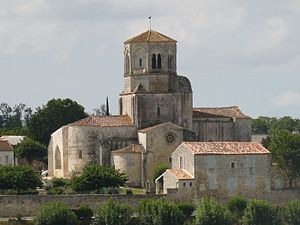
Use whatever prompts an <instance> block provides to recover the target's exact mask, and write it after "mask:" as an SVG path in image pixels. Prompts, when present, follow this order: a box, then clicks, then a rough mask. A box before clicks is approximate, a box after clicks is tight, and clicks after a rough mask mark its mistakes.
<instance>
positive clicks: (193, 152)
mask: <svg viewBox="0 0 300 225" xmlns="http://www.w3.org/2000/svg"><path fill="white" fill-rule="evenodd" d="M171 158H172V167H171V169H169V170H167V171H166V172H165V173H164V174H162V175H161V176H160V177H159V178H157V180H156V184H157V192H159V190H160V189H162V191H163V193H165V194H167V193H168V192H172V193H174V191H175V192H177V193H179V194H180V193H181V194H184V195H188V194H189V195H191V196H203V195H218V196H224V197H228V196H236V195H241V196H252V197H254V196H256V195H258V194H262V193H268V192H270V191H271V172H270V165H271V159H270V152H269V151H268V150H267V149H265V148H264V147H263V146H262V145H261V144H259V143H253V142H183V143H182V144H181V145H179V146H178V147H177V148H176V150H175V151H174V152H173V153H172V157H171Z"/></svg>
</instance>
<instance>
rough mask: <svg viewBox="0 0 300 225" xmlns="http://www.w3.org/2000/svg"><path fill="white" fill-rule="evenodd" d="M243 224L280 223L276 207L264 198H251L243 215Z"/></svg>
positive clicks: (273, 224)
mask: <svg viewBox="0 0 300 225" xmlns="http://www.w3.org/2000/svg"><path fill="white" fill-rule="evenodd" d="M242 224H243V225H277V224H280V220H279V215H278V213H277V211H276V209H275V208H274V207H273V206H272V205H270V204H269V203H267V202H265V201H262V200H251V201H249V202H248V204H247V207H246V209H245V211H244V216H243V217H242Z"/></svg>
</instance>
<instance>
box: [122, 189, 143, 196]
mask: <svg viewBox="0 0 300 225" xmlns="http://www.w3.org/2000/svg"><path fill="white" fill-rule="evenodd" d="M128 189H131V190H132V194H133V195H144V194H146V190H145V189H142V188H125V187H121V194H124V195H126V190H128Z"/></svg>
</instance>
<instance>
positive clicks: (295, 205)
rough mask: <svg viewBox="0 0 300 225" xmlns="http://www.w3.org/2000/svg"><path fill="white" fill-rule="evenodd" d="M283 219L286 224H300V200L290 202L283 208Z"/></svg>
mask: <svg viewBox="0 0 300 225" xmlns="http://www.w3.org/2000/svg"><path fill="white" fill-rule="evenodd" d="M283 219H284V221H285V224H286V225H298V224H300V201H299V200H294V201H291V202H289V203H288V204H287V205H286V206H285V207H284V209H283Z"/></svg>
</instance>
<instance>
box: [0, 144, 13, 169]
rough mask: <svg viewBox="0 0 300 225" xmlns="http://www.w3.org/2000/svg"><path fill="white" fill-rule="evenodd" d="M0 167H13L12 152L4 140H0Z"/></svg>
mask: <svg viewBox="0 0 300 225" xmlns="http://www.w3.org/2000/svg"><path fill="white" fill-rule="evenodd" d="M0 165H14V150H13V148H12V146H11V145H10V144H9V143H8V141H6V140H2V139H0Z"/></svg>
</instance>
